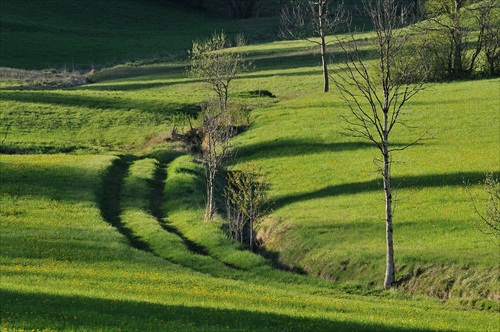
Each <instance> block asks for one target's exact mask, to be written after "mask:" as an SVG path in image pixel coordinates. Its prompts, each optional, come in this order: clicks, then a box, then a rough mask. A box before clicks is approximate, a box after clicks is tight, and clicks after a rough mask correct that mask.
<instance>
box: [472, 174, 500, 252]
mask: <svg viewBox="0 0 500 332" xmlns="http://www.w3.org/2000/svg"><path fill="white" fill-rule="evenodd" d="M481 185H482V190H483V192H484V193H485V194H486V196H487V199H486V202H485V204H484V206H483V207H481V206H480V205H481V204H479V202H478V201H479V198H478V195H473V194H472V193H471V192H472V191H471V189H470V184H467V187H468V191H469V194H470V196H471V201H472V204H473V207H474V211H475V212H476V214H477V215H478V216H479V223H478V224H477V225H478V229H479V230H480V231H481V232H483V233H484V234H487V235H492V236H493V237H494V238H495V241H496V245H498V246H500V181H499V180H498V176H496V177H495V175H494V174H493V173H490V174H487V175H486V178H485V180H484V181H483V183H481Z"/></svg>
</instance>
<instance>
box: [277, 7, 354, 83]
mask: <svg viewBox="0 0 500 332" xmlns="http://www.w3.org/2000/svg"><path fill="white" fill-rule="evenodd" d="M341 1H342V0H291V1H290V4H289V5H288V6H285V7H283V9H282V12H281V33H280V34H281V36H282V37H284V38H293V39H302V40H307V41H308V42H310V43H313V44H316V45H318V46H319V48H320V50H321V64H322V69H323V82H324V84H323V91H324V92H328V90H329V89H330V84H329V75H328V55H327V50H326V47H327V44H328V43H327V41H326V36H327V35H329V34H333V33H335V32H336V31H337V29H338V28H339V27H340V26H341V25H342V23H344V22H345V21H346V16H345V12H344V10H343V2H341ZM315 37H316V38H319V41H318V40H316V39H314V38H315Z"/></svg>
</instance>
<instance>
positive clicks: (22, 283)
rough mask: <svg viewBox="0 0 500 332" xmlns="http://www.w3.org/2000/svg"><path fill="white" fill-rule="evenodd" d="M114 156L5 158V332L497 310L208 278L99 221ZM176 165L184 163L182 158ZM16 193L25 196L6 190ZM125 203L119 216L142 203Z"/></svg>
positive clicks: (334, 320) (265, 325) (430, 324)
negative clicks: (146, 249) (44, 188)
mask: <svg viewBox="0 0 500 332" xmlns="http://www.w3.org/2000/svg"><path fill="white" fill-rule="evenodd" d="M114 159H115V157H108V156H63V155H51V156H40V155H33V156H5V155H4V156H3V157H2V163H1V165H0V170H1V172H2V173H1V174H2V193H1V196H0V200H1V203H2V222H1V224H0V227H1V233H2V236H1V238H0V241H1V248H2V255H1V271H2V283H1V289H2V290H1V291H2V304H1V305H2V316H1V323H0V325H1V327H2V328H4V329H7V330H20V329H28V330H29V329H42V330H43V329H57V330H117V329H128V330H135V329H144V328H145V327H147V328H148V330H153V331H155V330H156V331H162V330H165V329H170V330H175V329H179V330H194V331H198V330H199V331H206V330H211V331H224V330H231V331H233V330H243V331H251V330H254V329H255V326H257V325H258V326H259V330H263V331H275V330H276V329H283V328H284V329H285V330H288V331H303V330H316V331H329V330H331V329H332V328H333V329H341V330H346V329H348V330H349V329H354V330H372V329H373V328H377V329H384V330H394V331H405V330H412V329H425V330H442V329H451V330H465V331H466V330H471V331H472V330H476V329H478V328H479V329H481V330H485V329H493V328H494V326H495V324H496V323H495V321H496V318H495V314H493V313H488V312H480V311H463V310H461V309H460V310H458V309H457V308H455V307H453V306H452V305H443V304H441V303H439V302H437V301H433V300H424V299H420V300H415V299H413V300H411V301H409V300H404V299H396V298H392V299H391V297H390V296H389V297H364V296H357V295H346V294H342V293H341V292H339V291H337V290H335V289H334V288H332V287H330V286H329V285H328V283H323V284H317V285H314V284H312V283H299V284H295V283H289V282H284V283H282V282H280V281H279V279H274V280H272V279H267V281H266V282H262V281H261V280H258V279H259V275H254V276H253V277H252V278H255V281H252V278H245V279H246V280H244V281H243V280H241V281H240V280H230V279H225V278H214V277H212V276H210V273H209V274H203V273H199V272H196V271H193V270H192V269H190V268H188V267H185V266H183V265H184V264H182V263H181V264H172V263H171V262H169V261H168V260H165V259H162V258H161V257H157V256H154V255H152V254H149V253H147V252H144V251H140V250H136V249H133V248H131V247H130V246H129V244H128V242H127V241H126V239H125V238H124V237H123V236H122V235H120V234H119V233H118V232H117V231H116V229H115V228H113V227H112V226H111V225H109V224H107V223H106V222H105V221H104V220H103V219H102V217H101V215H100V211H99V205H98V203H97V202H98V201H99V199H98V197H96V196H95V195H96V193H99V192H100V190H99V187H100V185H102V183H101V181H100V179H102V176H103V175H104V174H105V173H106V169H107V168H108V167H110V166H111V162H112V161H113V160H114ZM154 164H155V163H154V162H152V161H151V160H147V159H146V160H143V161H139V162H136V163H135V165H132V167H131V171H130V175H129V177H128V179H129V180H126V181H125V187H124V190H125V192H126V191H127V189H126V187H127V186H131V185H132V183H134V182H135V184H136V185H137V184H138V183H140V182H141V181H143V180H144V179H146V178H150V177H151V170H152V169H153V168H154V167H152V166H154ZM174 165H175V163H174ZM177 165H178V166H177V167H179V166H181V165H182V167H192V166H189V163H187V160H184V161H183V162H181V161H179V162H178V163H177ZM136 166H137V167H136ZM8 170H9V171H10V172H6V171H8ZM13 170H16V171H17V173H15V172H14V171H13ZM58 170H64V171H63V172H61V175H60V178H61V181H56V182H54V183H53V185H52V186H47V189H48V190H47V191H45V192H41V193H38V191H37V189H38V187H37V184H36V183H37V182H38V181H37V180H40V181H41V182H42V183H44V181H45V179H46V178H47V177H50V178H57V173H58ZM141 174H144V175H147V174H149V175H147V176H143V175H141ZM172 175H174V174H172ZM179 175H182V174H179ZM134 177H135V178H136V179H137V180H133V178H134ZM63 178H64V179H65V181H63V180H62V179H63ZM136 181H138V182H136ZM67 182H69V183H70V185H68V184H67ZM127 183H128V184H127ZM186 184H189V183H186ZM17 187H21V188H24V189H23V191H20V192H17V193H16V194H14V193H13V191H17V189H16V188H17ZM139 187H141V186H139ZM136 188H137V187H136ZM50 189H52V190H50ZM33 192H35V193H33ZM56 193H58V194H59V195H60V197H56V196H55V194H56ZM68 197H69V198H68ZM129 197H130V196H129ZM75 202H81V203H79V205H77V206H75V204H76V203H75ZM125 202H129V203H125V204H124V208H125V211H126V210H127V209H128V208H129V207H131V206H134V207H141V208H145V206H146V204H145V205H141V204H139V202H137V201H133V200H130V199H125ZM20 203H22V204H20ZM45 205H46V209H45V208H43V207H44V206H45ZM45 210H50V212H49V211H46V213H43V211H45ZM76 211H78V213H76V214H75V212H76ZM125 213H126V212H125ZM21 215H22V218H19V216H21ZM56 220H57V221H56ZM187 266H188V265H187ZM214 268H217V267H214ZM213 272H215V271H213ZM240 273H244V272H240ZM250 275H251V274H250ZM250 275H249V276H250ZM262 277H263V278H268V277H269V276H267V275H266V274H263V275H262ZM388 310H390V311H391V315H390V317H387V314H386V313H387V311H388Z"/></svg>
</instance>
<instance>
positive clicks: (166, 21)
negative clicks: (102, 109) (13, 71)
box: [0, 0, 277, 69]
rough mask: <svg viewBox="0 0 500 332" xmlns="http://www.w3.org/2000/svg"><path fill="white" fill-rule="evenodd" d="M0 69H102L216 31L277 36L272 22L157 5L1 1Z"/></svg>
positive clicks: (169, 50)
mask: <svg viewBox="0 0 500 332" xmlns="http://www.w3.org/2000/svg"><path fill="white" fill-rule="evenodd" d="M0 12H1V14H0V31H1V32H0V33H1V40H2V47H1V48H0V66H3V67H15V68H24V69H45V68H53V67H55V68H60V67H66V68H68V69H72V68H73V67H76V68H81V67H84V68H91V67H100V66H102V65H107V64H113V63H115V64H116V63H122V62H126V61H132V60H141V59H145V58H146V59H152V58H162V57H167V56H179V55H184V54H185V52H186V50H187V49H188V48H189V47H190V46H191V43H192V41H193V40H196V39H200V38H206V37H208V36H210V34H211V33H212V32H213V31H214V30H219V31H220V30H225V31H226V32H228V33H229V34H235V33H238V32H240V31H243V32H246V35H247V36H248V37H249V38H251V39H252V40H255V39H269V38H274V37H275V36H276V31H277V30H276V29H277V25H276V24H275V23H273V22H275V20H269V19H265V18H264V19H253V20H251V21H245V20H242V21H227V20H223V19H221V18H217V17H214V16H210V15H207V14H203V13H199V12H196V11H194V12H190V13H189V14H186V13H187V12H186V11H185V10H184V9H181V8H177V7H175V6H172V5H171V4H166V3H161V2H155V1H149V0H145V1H135V0H109V1H105V2H103V1H97V0H88V1H85V5H82V2H81V1H79V0H70V1H30V0H4V1H2V2H1V4H0Z"/></svg>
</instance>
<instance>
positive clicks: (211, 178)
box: [200, 103, 233, 220]
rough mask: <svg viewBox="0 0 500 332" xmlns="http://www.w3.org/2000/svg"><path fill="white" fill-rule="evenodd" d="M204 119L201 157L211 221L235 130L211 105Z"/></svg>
mask: <svg viewBox="0 0 500 332" xmlns="http://www.w3.org/2000/svg"><path fill="white" fill-rule="evenodd" d="M202 118H203V126H202V131H203V142H202V146H201V156H200V157H201V161H202V162H203V164H204V165H205V180H206V186H205V187H206V202H205V220H211V219H213V217H214V215H215V212H216V210H217V207H216V204H215V201H216V200H215V183H216V179H217V175H218V174H219V172H220V169H221V167H222V165H223V163H224V162H225V161H227V159H228V158H230V156H231V155H232V145H231V143H230V141H229V139H230V138H231V137H232V136H233V129H232V127H231V126H228V125H226V124H225V123H224V121H223V120H224V118H223V116H222V111H221V110H220V109H218V108H217V107H214V106H213V105H210V103H208V104H207V105H205V107H204V110H203V112H202Z"/></svg>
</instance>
